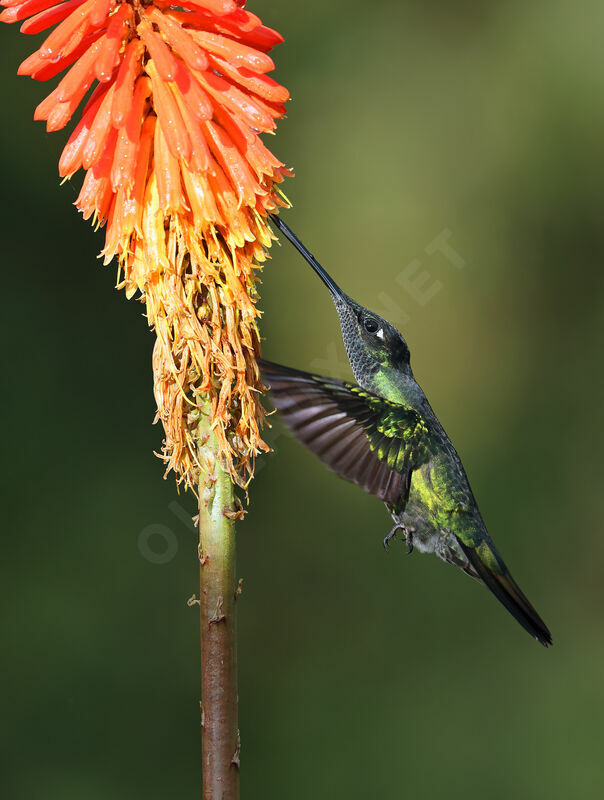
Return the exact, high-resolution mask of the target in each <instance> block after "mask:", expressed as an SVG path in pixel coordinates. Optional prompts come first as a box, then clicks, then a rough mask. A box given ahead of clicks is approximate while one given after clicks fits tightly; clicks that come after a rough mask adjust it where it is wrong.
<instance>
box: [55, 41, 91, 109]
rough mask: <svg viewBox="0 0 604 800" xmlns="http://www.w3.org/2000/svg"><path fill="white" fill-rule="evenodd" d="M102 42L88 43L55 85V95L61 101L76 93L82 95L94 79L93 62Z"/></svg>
mask: <svg viewBox="0 0 604 800" xmlns="http://www.w3.org/2000/svg"><path fill="white" fill-rule="evenodd" d="M101 45H102V42H99V41H97V42H95V43H94V44H92V45H90V47H89V48H88V50H86V52H85V53H84V55H82V56H80V57H79V58H78V60H77V61H76V63H75V64H74V65H73V67H71V69H70V70H69V72H68V73H67V74H66V75H65V77H64V78H63V79H62V80H61V82H60V83H59V85H58V86H57V89H56V91H57V97H58V99H59V101H60V102H61V103H64V102H66V101H67V100H70V99H71V98H72V97H74V96H75V95H77V94H81V96H82V97H83V96H84V94H85V93H86V91H87V90H88V88H89V87H90V86H91V85H92V82H93V80H94V62H95V61H96V58H97V56H98V54H99V52H100V49H101Z"/></svg>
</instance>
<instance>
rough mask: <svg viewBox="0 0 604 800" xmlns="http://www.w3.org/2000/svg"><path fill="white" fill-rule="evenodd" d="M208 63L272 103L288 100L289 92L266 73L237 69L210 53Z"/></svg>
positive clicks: (242, 68) (243, 68)
mask: <svg viewBox="0 0 604 800" xmlns="http://www.w3.org/2000/svg"><path fill="white" fill-rule="evenodd" d="M210 63H211V64H212V66H213V67H214V68H215V69H216V70H217V71H218V72H220V73H222V74H223V75H225V76H226V77H227V78H230V79H231V80H232V81H234V82H235V83H237V84H239V86H242V87H244V88H245V89H248V90H249V91H250V92H253V93H254V94H257V95H258V96H259V97H262V98H263V99H264V100H268V101H269V102H272V103H285V102H286V101H287V100H289V92H288V90H287V89H286V88H285V86H281V84H280V83H277V81H274V80H273V79H272V78H269V76H268V75H257V74H256V73H254V72H251V71H250V70H248V69H246V68H245V67H240V68H239V69H237V67H234V66H233V65H232V64H229V62H228V61H225V60H224V59H223V58H219V57H218V56H215V55H210Z"/></svg>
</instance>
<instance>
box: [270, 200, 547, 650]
mask: <svg viewBox="0 0 604 800" xmlns="http://www.w3.org/2000/svg"><path fill="white" fill-rule="evenodd" d="M271 219H272V222H273V223H274V225H275V226H276V228H277V229H278V230H279V231H280V232H281V233H282V234H283V235H284V236H285V237H286V238H287V239H288V240H289V241H290V242H291V243H292V244H293V245H294V247H295V248H296V249H297V250H298V252H299V253H300V254H301V255H302V256H303V257H304V258H305V259H306V261H307V262H308V263H309V264H310V266H311V267H312V268H313V270H314V271H315V272H316V273H317V275H318V276H319V277H320V278H321V280H322V281H323V283H324V284H325V285H326V286H327V288H328V289H329V292H330V294H331V297H332V300H333V302H334V305H335V307H336V310H337V312H338V316H339V320H340V327H341V331H342V337H343V340H344V345H345V348H346V353H347V355H348V359H349V361H350V366H351V367H352V372H353V374H354V378H355V381H356V383H354V382H348V381H340V380H337V379H335V378H329V377H324V376H320V375H314V374H312V373H308V372H302V371H300V370H297V369H291V368H289V367H284V366H281V365H279V364H274V363H271V362H269V361H264V360H260V361H259V366H260V370H261V373H262V377H263V380H264V381H265V383H266V384H267V385H268V387H269V396H270V398H271V400H272V404H273V405H274V407H275V409H276V410H277V411H278V412H279V415H280V417H281V419H282V420H283V422H284V423H285V425H286V426H287V427H288V428H289V429H290V430H291V431H292V432H293V434H294V435H295V436H296V438H297V439H299V441H300V442H302V444H304V445H305V446H306V447H308V449H309V450H311V451H312V452H313V453H314V454H315V455H317V456H318V457H319V458H320V460H321V461H322V462H323V463H324V464H325V465H326V466H327V467H329V468H330V469H331V470H333V471H334V472H336V473H337V474H338V475H339V476H340V477H341V478H343V479H345V480H347V481H351V482H352V483H356V484H358V485H359V486H361V487H362V488H363V489H364V490H365V491H366V492H369V493H370V494H373V495H376V496H377V497H378V498H379V499H380V500H382V502H383V503H384V504H385V505H386V508H387V509H388V511H389V513H390V515H391V517H392V520H393V525H392V528H391V530H390V532H389V533H388V535H387V536H386V537H385V538H384V540H383V544H384V547H385V548H386V550H387V549H388V546H389V543H390V542H391V540H392V539H393V538H394V537H395V536H396V535H397V533H398V532H399V531H400V533H401V534H402V535H403V536H404V537H405V541H406V544H407V548H408V552H411V551H412V550H413V549H414V548H415V549H416V550H418V551H420V552H424V553H435V554H436V555H437V556H438V557H439V558H441V559H442V560H443V561H445V562H447V563H448V564H453V565H454V566H456V567H458V568H459V569H461V570H462V571H463V572H465V573H466V575H469V576H471V577H472V578H475V579H476V580H477V581H479V582H480V583H482V584H484V585H485V586H486V587H487V588H488V589H490V590H491V592H492V593H493V594H494V595H495V597H496V598H497V599H498V600H499V602H500V603H502V605H503V606H505V608H506V609H507V610H508V611H509V612H510V613H511V614H512V616H514V617H515V619H516V620H517V621H518V622H519V623H520V625H522V627H523V628H524V629H525V630H526V631H528V633H530V635H531V636H533V637H534V638H535V639H536V640H537V641H538V642H540V643H541V644H542V645H544V646H545V647H548V646H549V645H551V643H552V638H551V634H550V632H549V630H548V629H547V626H546V625H545V623H544V622H543V620H542V619H541V617H540V616H539V614H538V613H537V612H536V611H535V609H534V608H533V606H532V605H531V604H530V602H529V601H528V600H527V598H526V597H525V596H524V594H523V593H522V591H521V590H520V588H519V587H518V585H517V583H516V582H515V581H514V579H513V578H512V576H511V575H510V573H509V570H508V568H507V567H506V565H505V563H504V562H503V559H502V558H501V556H500V555H499V553H498V551H497V549H496V548H495V545H494V543H493V540H492V539H491V537H490V536H489V534H488V532H487V528H486V526H485V523H484V521H483V519H482V516H481V514H480V511H479V510H478V505H477V503H476V500H475V498H474V495H473V493H472V490H471V488H470V483H469V481H468V478H467V475H466V473H465V470H464V468H463V465H462V463H461V459H460V458H459V455H458V454H457V451H456V450H455V447H454V446H453V443H452V442H451V440H450V439H449V437H448V436H447V434H446V433H445V431H444V429H443V427H442V425H441V424H440V422H439V421H438V419H437V417H436V414H435V413H434V411H433V410H432V407H431V405H430V403H429V402H428V400H427V398H426V395H425V394H424V392H423V391H422V389H421V387H420V385H419V384H418V382H417V381H416V380H415V378H414V376H413V372H412V370H411V364H410V355H409V348H408V346H407V343H406V341H405V340H404V338H403V336H402V335H401V334H400V333H399V331H398V330H397V329H396V328H395V327H394V326H393V325H391V324H390V323H389V322H387V321H386V320H385V319H383V318H382V317H380V316H379V315H378V314H375V313H374V312H372V311H369V309H367V308H365V307H364V306H362V305H360V304H359V303H357V302H355V301H354V300H352V298H350V297H348V295H346V294H344V292H343V291H342V290H341V289H340V288H339V286H338V285H337V284H336V283H335V281H334V280H333V279H332V278H331V277H330V275H329V274H328V273H327V272H326V271H325V270H324V269H323V267H322V266H321V265H320V264H319V262H318V261H317V260H316V258H315V257H314V256H313V255H312V253H310V252H309V250H308V249H307V248H306V247H305V246H304V245H303V244H302V242H301V241H300V240H299V239H298V237H297V236H296V235H295V234H294V233H293V231H292V230H291V229H290V228H289V227H288V226H287V225H286V224H285V223H284V222H283V220H281V219H280V218H279V217H277V216H276V215H274V214H271Z"/></svg>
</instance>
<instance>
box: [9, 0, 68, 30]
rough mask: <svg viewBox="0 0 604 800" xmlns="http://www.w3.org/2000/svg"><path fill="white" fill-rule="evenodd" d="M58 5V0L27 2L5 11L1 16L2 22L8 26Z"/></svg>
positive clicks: (27, 0)
mask: <svg viewBox="0 0 604 800" xmlns="http://www.w3.org/2000/svg"><path fill="white" fill-rule="evenodd" d="M56 3H57V0H25V2H21V3H20V4H19V5H15V6H12V7H10V8H6V9H4V11H3V12H2V13H1V14H0V21H1V22H6V23H7V24H9V23H11V22H19V21H20V20H22V19H27V17H31V16H32V15H33V14H37V13H38V12H39V11H44V10H45V9H47V8H50V7H51V6H54V5H56Z"/></svg>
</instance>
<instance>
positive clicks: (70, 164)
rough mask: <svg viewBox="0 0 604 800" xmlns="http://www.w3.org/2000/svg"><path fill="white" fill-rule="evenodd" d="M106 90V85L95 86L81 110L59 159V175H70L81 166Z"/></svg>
mask: <svg viewBox="0 0 604 800" xmlns="http://www.w3.org/2000/svg"><path fill="white" fill-rule="evenodd" d="M106 92H107V87H106V86H97V87H96V89H95V90H94V92H93V93H92V95H91V97H90V100H89V101H88V102H87V103H86V107H85V108H84V111H83V112H82V119H81V120H80V122H79V123H78V124H77V125H76V127H75V128H74V130H73V133H72V134H71V136H70V137H69V139H68V140H67V144H66V145H65V147H64V148H63V152H62V153H61V158H60V159H59V175H60V176H61V177H62V178H64V177H71V175H73V173H74V172H77V170H79V169H80V167H81V166H82V152H83V150H84V145H85V144H86V139H87V138H88V134H89V132H90V128H91V126H92V123H93V122H94V118H95V117H96V114H97V111H98V110H99V106H100V105H101V103H102V102H103V98H104V97H105V94H106Z"/></svg>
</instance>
